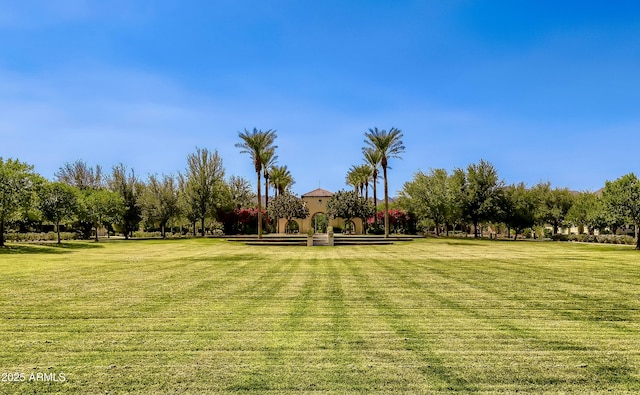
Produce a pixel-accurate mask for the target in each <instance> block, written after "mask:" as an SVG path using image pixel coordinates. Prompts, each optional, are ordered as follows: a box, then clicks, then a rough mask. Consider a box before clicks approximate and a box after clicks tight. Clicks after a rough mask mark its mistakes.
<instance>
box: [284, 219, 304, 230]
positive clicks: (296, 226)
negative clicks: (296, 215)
mask: <svg viewBox="0 0 640 395" xmlns="http://www.w3.org/2000/svg"><path fill="white" fill-rule="evenodd" d="M284 231H285V233H300V225H299V224H298V221H295V220H293V219H292V220H290V221H289V222H287V225H286V227H285V230H284Z"/></svg>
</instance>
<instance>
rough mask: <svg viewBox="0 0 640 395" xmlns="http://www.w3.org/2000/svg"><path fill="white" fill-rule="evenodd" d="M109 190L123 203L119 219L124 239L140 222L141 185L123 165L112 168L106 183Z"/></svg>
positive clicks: (133, 173)
mask: <svg viewBox="0 0 640 395" xmlns="http://www.w3.org/2000/svg"><path fill="white" fill-rule="evenodd" d="M108 184H109V188H110V189H111V190H112V191H114V192H116V193H118V194H119V195H120V197H121V198H122V200H123V201H124V212H123V214H122V216H121V217H120V218H119V219H120V221H119V222H118V225H119V226H120V228H121V230H122V233H123V234H124V237H125V239H129V236H130V235H131V234H132V233H133V232H134V231H136V230H138V227H139V225H140V221H141V220H142V210H141V207H140V202H139V199H140V195H141V193H142V188H143V186H142V183H141V182H140V180H139V179H138V178H137V177H136V174H135V172H134V171H133V169H132V170H130V171H129V170H128V169H127V167H126V166H125V165H124V164H122V163H121V164H119V165H116V166H113V169H112V173H111V177H110V178H109V181H108Z"/></svg>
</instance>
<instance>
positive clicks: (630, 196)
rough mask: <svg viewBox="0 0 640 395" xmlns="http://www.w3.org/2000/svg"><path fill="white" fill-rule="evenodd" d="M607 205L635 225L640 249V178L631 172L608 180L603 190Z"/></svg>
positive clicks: (603, 198) (639, 248)
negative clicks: (613, 179)
mask: <svg viewBox="0 0 640 395" xmlns="http://www.w3.org/2000/svg"><path fill="white" fill-rule="evenodd" d="M602 200H603V202H604V204H605V207H607V209H608V210H609V211H611V212H612V213H613V214H614V215H616V216H618V217H620V218H623V219H626V220H628V221H630V222H633V224H634V225H635V233H636V234H635V236H636V249H637V250H640V237H639V234H638V231H639V229H640V180H638V178H637V177H636V175H635V174H634V173H629V174H627V175H624V176H622V177H620V178H618V179H617V180H615V181H607V182H606V184H605V187H604V191H603V192H602Z"/></svg>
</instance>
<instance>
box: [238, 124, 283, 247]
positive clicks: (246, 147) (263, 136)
mask: <svg viewBox="0 0 640 395" xmlns="http://www.w3.org/2000/svg"><path fill="white" fill-rule="evenodd" d="M238 136H239V137H240V138H241V139H242V141H243V142H242V143H237V144H236V147H238V148H241V149H242V151H240V153H242V154H249V155H251V159H252V160H253V165H254V168H255V170H256V175H257V176H258V187H257V190H258V238H262V194H261V191H260V187H261V183H260V179H261V174H260V172H261V171H262V168H263V163H262V159H263V158H264V156H265V152H267V151H270V150H271V151H272V150H275V149H276V148H278V147H277V146H274V145H273V142H274V141H275V139H276V137H277V135H276V131H275V130H271V129H269V130H267V131H264V132H263V131H262V130H258V129H256V128H253V131H251V132H250V131H248V130H247V129H245V130H244V132H238Z"/></svg>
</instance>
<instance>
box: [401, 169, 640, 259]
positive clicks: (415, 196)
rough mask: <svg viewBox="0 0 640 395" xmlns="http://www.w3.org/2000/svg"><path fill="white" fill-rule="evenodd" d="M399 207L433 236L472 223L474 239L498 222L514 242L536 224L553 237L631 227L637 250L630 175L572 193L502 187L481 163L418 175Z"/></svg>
mask: <svg viewBox="0 0 640 395" xmlns="http://www.w3.org/2000/svg"><path fill="white" fill-rule="evenodd" d="M398 205H399V206H400V207H403V208H405V209H406V210H407V211H409V212H411V213H413V214H415V215H416V217H417V218H418V219H421V220H422V221H423V224H424V226H428V227H430V228H431V229H433V230H434V231H435V232H436V234H439V233H440V232H442V231H444V232H448V231H449V230H450V229H456V227H462V226H465V225H471V226H472V227H473V230H474V234H475V236H476V237H477V236H478V232H479V230H480V229H481V227H482V226H481V225H483V224H494V225H497V224H503V225H505V226H506V227H507V231H508V233H510V232H511V231H513V233H514V238H516V237H517V235H518V234H521V233H522V232H523V231H525V230H526V229H530V228H533V227H534V226H536V225H550V226H551V228H552V232H553V234H557V233H558V230H559V228H561V227H568V226H577V227H583V228H584V229H586V230H587V231H588V232H589V233H590V234H593V232H594V231H595V230H599V231H601V232H605V231H609V232H612V233H615V232H616V230H617V229H619V228H620V227H622V226H624V225H629V224H631V225H634V228H635V237H636V248H637V249H640V239H639V238H638V229H639V228H640V180H638V178H637V177H636V176H635V174H633V173H629V174H627V175H625V176H622V177H620V178H618V179H616V180H614V181H607V182H606V184H605V186H604V188H603V189H602V190H600V191H597V192H590V191H585V192H578V193H576V192H572V191H570V190H569V189H567V188H552V187H551V185H550V183H548V182H541V183H538V184H537V185H534V186H533V187H527V186H526V185H525V184H524V183H518V184H511V185H505V183H504V181H502V180H500V179H499V177H498V172H497V170H496V169H495V167H494V166H493V165H492V164H491V163H489V162H487V161H484V160H480V161H479V162H478V163H474V164H470V165H469V166H468V167H467V168H466V169H454V170H453V171H452V172H447V171H446V170H445V169H432V170H430V171H428V172H426V173H425V172H421V171H420V172H417V173H416V174H415V175H414V176H413V179H412V180H411V181H408V182H406V183H405V184H404V186H403V189H402V190H401V191H400V194H399V197H398Z"/></svg>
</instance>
